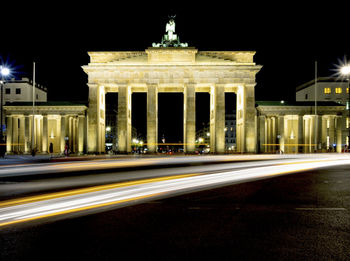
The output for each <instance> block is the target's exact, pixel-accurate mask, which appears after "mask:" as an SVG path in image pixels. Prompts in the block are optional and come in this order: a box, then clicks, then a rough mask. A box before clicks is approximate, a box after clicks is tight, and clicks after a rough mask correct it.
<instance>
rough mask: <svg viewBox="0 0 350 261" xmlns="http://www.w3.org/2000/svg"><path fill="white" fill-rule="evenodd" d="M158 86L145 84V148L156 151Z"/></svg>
mask: <svg viewBox="0 0 350 261" xmlns="http://www.w3.org/2000/svg"><path fill="white" fill-rule="evenodd" d="M157 143H158V87H157V85H155V84H150V85H148V86H147V148H148V151H149V152H153V153H154V152H157V149H158V146H157Z"/></svg>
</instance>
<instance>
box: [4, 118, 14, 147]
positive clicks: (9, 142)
mask: <svg viewBox="0 0 350 261" xmlns="http://www.w3.org/2000/svg"><path fill="white" fill-rule="evenodd" d="M12 119H13V118H12V116H11V115H9V116H7V130H6V152H7V153H12V152H13V151H12V148H13V146H12V143H13V138H12V137H13V133H12V130H13V125H12V124H13V121H12Z"/></svg>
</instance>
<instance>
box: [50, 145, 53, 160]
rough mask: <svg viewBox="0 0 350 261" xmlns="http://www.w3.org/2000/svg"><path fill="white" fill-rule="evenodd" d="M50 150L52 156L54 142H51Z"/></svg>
mask: <svg viewBox="0 0 350 261" xmlns="http://www.w3.org/2000/svg"><path fill="white" fill-rule="evenodd" d="M49 152H50V157H51V156H52V153H53V144H52V142H51V143H50V146H49Z"/></svg>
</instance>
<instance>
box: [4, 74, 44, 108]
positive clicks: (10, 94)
mask: <svg viewBox="0 0 350 261" xmlns="http://www.w3.org/2000/svg"><path fill="white" fill-rule="evenodd" d="M4 101H5V103H12V102H30V101H33V82H32V81H31V80H29V79H28V78H22V79H21V80H16V79H11V80H8V81H6V82H5V84H4ZM35 101H36V102H46V101H47V89H46V88H45V87H44V86H42V85H40V84H37V83H36V84H35Z"/></svg>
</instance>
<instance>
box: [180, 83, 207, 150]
mask: <svg viewBox="0 0 350 261" xmlns="http://www.w3.org/2000/svg"><path fill="white" fill-rule="evenodd" d="M203 138H204V137H203ZM195 140H196V93H195V87H194V85H193V84H188V85H187V86H185V89H184V151H185V152H187V153H191V152H194V151H195Z"/></svg>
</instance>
